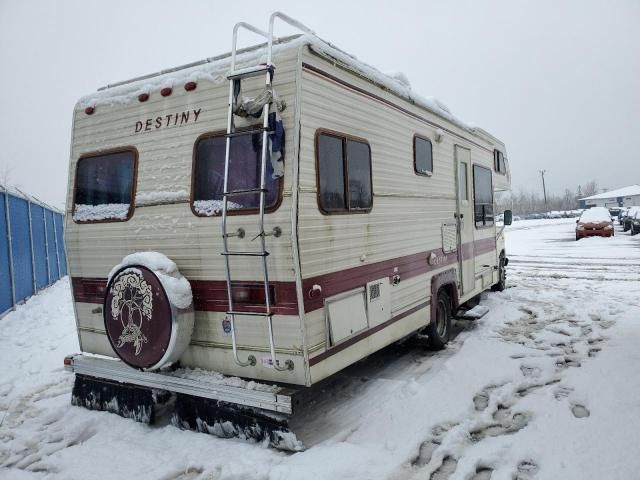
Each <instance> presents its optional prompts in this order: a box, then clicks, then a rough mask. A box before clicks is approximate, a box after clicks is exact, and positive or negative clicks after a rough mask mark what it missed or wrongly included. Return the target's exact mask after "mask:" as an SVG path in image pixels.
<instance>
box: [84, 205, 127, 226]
mask: <svg viewBox="0 0 640 480" xmlns="http://www.w3.org/2000/svg"><path fill="white" fill-rule="evenodd" d="M130 207H131V205H129V204H128V203H101V204H98V205H83V204H76V206H75V211H74V212H73V219H74V220H75V221H76V222H98V221H100V220H106V219H117V220H125V219H126V218H127V215H128V214H129V208H130Z"/></svg>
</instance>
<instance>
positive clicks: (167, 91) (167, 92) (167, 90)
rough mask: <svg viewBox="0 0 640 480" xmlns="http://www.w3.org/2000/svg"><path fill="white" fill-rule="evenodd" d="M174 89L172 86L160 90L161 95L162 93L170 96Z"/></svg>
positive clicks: (164, 95)
mask: <svg viewBox="0 0 640 480" xmlns="http://www.w3.org/2000/svg"><path fill="white" fill-rule="evenodd" d="M172 91H173V89H172V88H171V87H165V88H163V89H162V90H160V95H162V96H163V97H168V96H169V95H171V92H172Z"/></svg>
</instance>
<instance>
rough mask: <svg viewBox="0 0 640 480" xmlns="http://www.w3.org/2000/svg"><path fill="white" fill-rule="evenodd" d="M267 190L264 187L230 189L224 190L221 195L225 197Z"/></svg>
mask: <svg viewBox="0 0 640 480" xmlns="http://www.w3.org/2000/svg"><path fill="white" fill-rule="evenodd" d="M268 191H269V190H267V189H266V188H247V189H245V190H232V191H230V192H224V193H223V195H226V196H227V197H231V196H233V195H244V194H246V193H260V192H265V193H267V192H268Z"/></svg>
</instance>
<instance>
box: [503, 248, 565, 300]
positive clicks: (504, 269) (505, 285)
mask: <svg viewBox="0 0 640 480" xmlns="http://www.w3.org/2000/svg"><path fill="white" fill-rule="evenodd" d="M576 240H577V238H576ZM505 288H507V269H506V266H505V259H504V252H501V253H500V259H499V261H498V283H496V284H495V285H492V286H491V290H493V291H494V292H502V291H503V290H504V289H505Z"/></svg>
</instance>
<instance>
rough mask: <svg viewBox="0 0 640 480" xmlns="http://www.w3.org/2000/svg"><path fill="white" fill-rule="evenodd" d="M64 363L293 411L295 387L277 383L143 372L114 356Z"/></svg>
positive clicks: (72, 368)
mask: <svg viewBox="0 0 640 480" xmlns="http://www.w3.org/2000/svg"><path fill="white" fill-rule="evenodd" d="M64 366H65V370H67V371H69V372H73V373H77V374H78V375H84V376H86V377H94V378H97V379H103V380H111V381H116V382H120V383H123V384H129V385H135V386H139V387H143V388H147V389H156V390H166V391H169V392H174V393H182V394H185V395H191V396H194V397H201V398H208V399H212V400H219V401H222V402H227V403H230V404H237V405H243V406H247V407H254V408H260V409H262V410H268V411H273V412H280V413H284V414H288V415H290V414H292V413H293V401H292V400H293V395H294V394H295V393H297V391H296V390H293V389H290V388H284V387H277V388H276V389H274V390H273V391H262V390H255V389H251V388H244V387H237V386H234V385H229V384H224V383H214V382H209V381H197V380H193V379H189V378H183V377H179V376H176V375H172V374H171V372H144V371H141V370H135V369H133V368H131V367H129V366H128V365H125V364H124V363H123V362H121V361H120V360H117V359H110V358H100V357H93V356H86V355H82V354H76V355H69V356H68V357H66V358H65V359H64ZM223 381H224V380H223Z"/></svg>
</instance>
